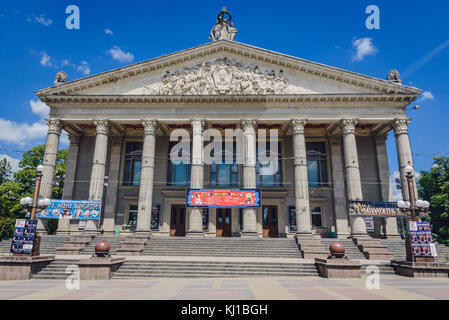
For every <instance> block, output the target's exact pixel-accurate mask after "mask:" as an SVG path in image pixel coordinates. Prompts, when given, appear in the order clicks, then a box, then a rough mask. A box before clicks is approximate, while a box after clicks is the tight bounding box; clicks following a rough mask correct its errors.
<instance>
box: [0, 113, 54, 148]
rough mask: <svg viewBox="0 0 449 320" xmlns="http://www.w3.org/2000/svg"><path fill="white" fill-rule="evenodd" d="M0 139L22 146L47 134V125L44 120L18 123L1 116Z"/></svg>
mask: <svg viewBox="0 0 449 320" xmlns="http://www.w3.org/2000/svg"><path fill="white" fill-rule="evenodd" d="M0 128H2V130H0V141H2V142H6V143H14V144H18V145H20V146H23V145H25V144H26V143H28V142H30V141H34V140H38V139H42V138H44V137H45V136H46V135H47V125H46V124H45V122H44V121H39V122H35V123H32V124H28V123H17V122H15V121H10V120H5V119H1V118H0Z"/></svg>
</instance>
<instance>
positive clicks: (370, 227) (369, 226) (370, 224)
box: [364, 216, 375, 233]
mask: <svg viewBox="0 0 449 320" xmlns="http://www.w3.org/2000/svg"><path fill="white" fill-rule="evenodd" d="M364 219H365V225H366V232H369V233H373V232H374V231H375V229H374V217H373V216H368V217H364Z"/></svg>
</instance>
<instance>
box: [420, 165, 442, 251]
mask: <svg viewBox="0 0 449 320" xmlns="http://www.w3.org/2000/svg"><path fill="white" fill-rule="evenodd" d="M418 191H419V196H420V197H421V198H422V199H424V200H427V201H429V202H430V211H431V212H430V218H431V223H432V230H433V232H434V233H435V236H436V240H437V241H438V242H442V243H446V244H449V157H435V158H434V163H433V166H432V168H431V169H430V170H429V171H423V172H421V176H420V178H419V185H418Z"/></svg>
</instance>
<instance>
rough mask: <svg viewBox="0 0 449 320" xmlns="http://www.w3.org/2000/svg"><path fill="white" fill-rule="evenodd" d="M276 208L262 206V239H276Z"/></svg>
mask: <svg viewBox="0 0 449 320" xmlns="http://www.w3.org/2000/svg"><path fill="white" fill-rule="evenodd" d="M277 211H278V210H277V207H276V206H263V208H262V213H263V237H264V238H277V237H278V212H277Z"/></svg>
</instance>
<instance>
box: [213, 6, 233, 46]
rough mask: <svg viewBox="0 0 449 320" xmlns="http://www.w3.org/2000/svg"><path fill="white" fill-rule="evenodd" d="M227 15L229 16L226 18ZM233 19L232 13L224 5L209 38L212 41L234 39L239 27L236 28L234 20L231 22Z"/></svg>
mask: <svg viewBox="0 0 449 320" xmlns="http://www.w3.org/2000/svg"><path fill="white" fill-rule="evenodd" d="M225 15H227V16H228V18H225ZM231 20H232V16H231V14H230V13H229V12H227V11H226V7H223V9H222V10H221V12H220V13H219V14H218V18H217V21H216V22H215V26H214V27H213V28H212V30H211V32H210V33H209V39H211V40H212V41H217V40H231V41H232V40H234V38H235V35H236V34H237V29H236V28H234V22H231Z"/></svg>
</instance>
